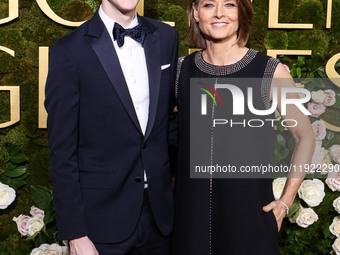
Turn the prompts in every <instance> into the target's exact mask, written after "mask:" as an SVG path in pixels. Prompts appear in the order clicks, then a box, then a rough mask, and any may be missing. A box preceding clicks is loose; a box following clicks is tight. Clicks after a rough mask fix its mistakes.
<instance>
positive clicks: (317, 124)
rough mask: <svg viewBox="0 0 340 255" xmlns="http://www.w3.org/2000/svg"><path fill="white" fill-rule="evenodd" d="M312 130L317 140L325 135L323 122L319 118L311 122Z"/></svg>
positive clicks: (320, 139)
mask: <svg viewBox="0 0 340 255" xmlns="http://www.w3.org/2000/svg"><path fill="white" fill-rule="evenodd" d="M312 128H313V132H314V135H315V139H316V140H317V141H322V140H323V139H325V137H326V135H327V131H326V126H325V123H324V122H323V121H321V120H317V121H314V122H313V123H312Z"/></svg>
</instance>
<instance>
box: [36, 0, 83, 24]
mask: <svg viewBox="0 0 340 255" xmlns="http://www.w3.org/2000/svg"><path fill="white" fill-rule="evenodd" d="M36 2H37V4H38V6H39V8H40V9H41V10H42V11H43V13H45V14H46V16H47V17H49V18H50V19H51V20H53V21H55V22H57V23H58V24H61V25H64V26H68V27H79V26H80V25H81V24H83V23H84V22H85V21H81V22H74V21H68V20H65V19H63V18H60V17H59V16H58V15H57V14H55V13H54V11H53V10H52V9H51V7H50V6H49V5H48V3H47V0H36Z"/></svg>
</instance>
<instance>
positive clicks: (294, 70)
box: [290, 64, 297, 78]
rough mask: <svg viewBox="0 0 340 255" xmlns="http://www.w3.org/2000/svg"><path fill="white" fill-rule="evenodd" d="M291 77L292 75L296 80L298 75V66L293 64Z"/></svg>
mask: <svg viewBox="0 0 340 255" xmlns="http://www.w3.org/2000/svg"><path fill="white" fill-rule="evenodd" d="M290 75H291V76H292V77H293V78H296V77H297V73H296V64H293V66H292V69H290Z"/></svg>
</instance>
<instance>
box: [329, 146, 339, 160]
mask: <svg viewBox="0 0 340 255" xmlns="http://www.w3.org/2000/svg"><path fill="white" fill-rule="evenodd" d="M329 154H330V155H331V158H332V159H333V160H334V161H335V162H336V163H338V164H340V145H337V144H336V145H333V146H332V147H331V148H329Z"/></svg>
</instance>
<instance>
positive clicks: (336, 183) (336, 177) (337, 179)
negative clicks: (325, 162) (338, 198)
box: [325, 171, 340, 191]
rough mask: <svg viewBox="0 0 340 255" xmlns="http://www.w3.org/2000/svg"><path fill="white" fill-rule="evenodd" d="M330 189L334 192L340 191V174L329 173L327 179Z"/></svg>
mask: <svg viewBox="0 0 340 255" xmlns="http://www.w3.org/2000/svg"><path fill="white" fill-rule="evenodd" d="M325 182H326V184H327V186H328V188H330V189H331V190H332V191H340V173H339V172H337V171H333V172H329V173H328V175H327V179H326V181H325Z"/></svg>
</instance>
